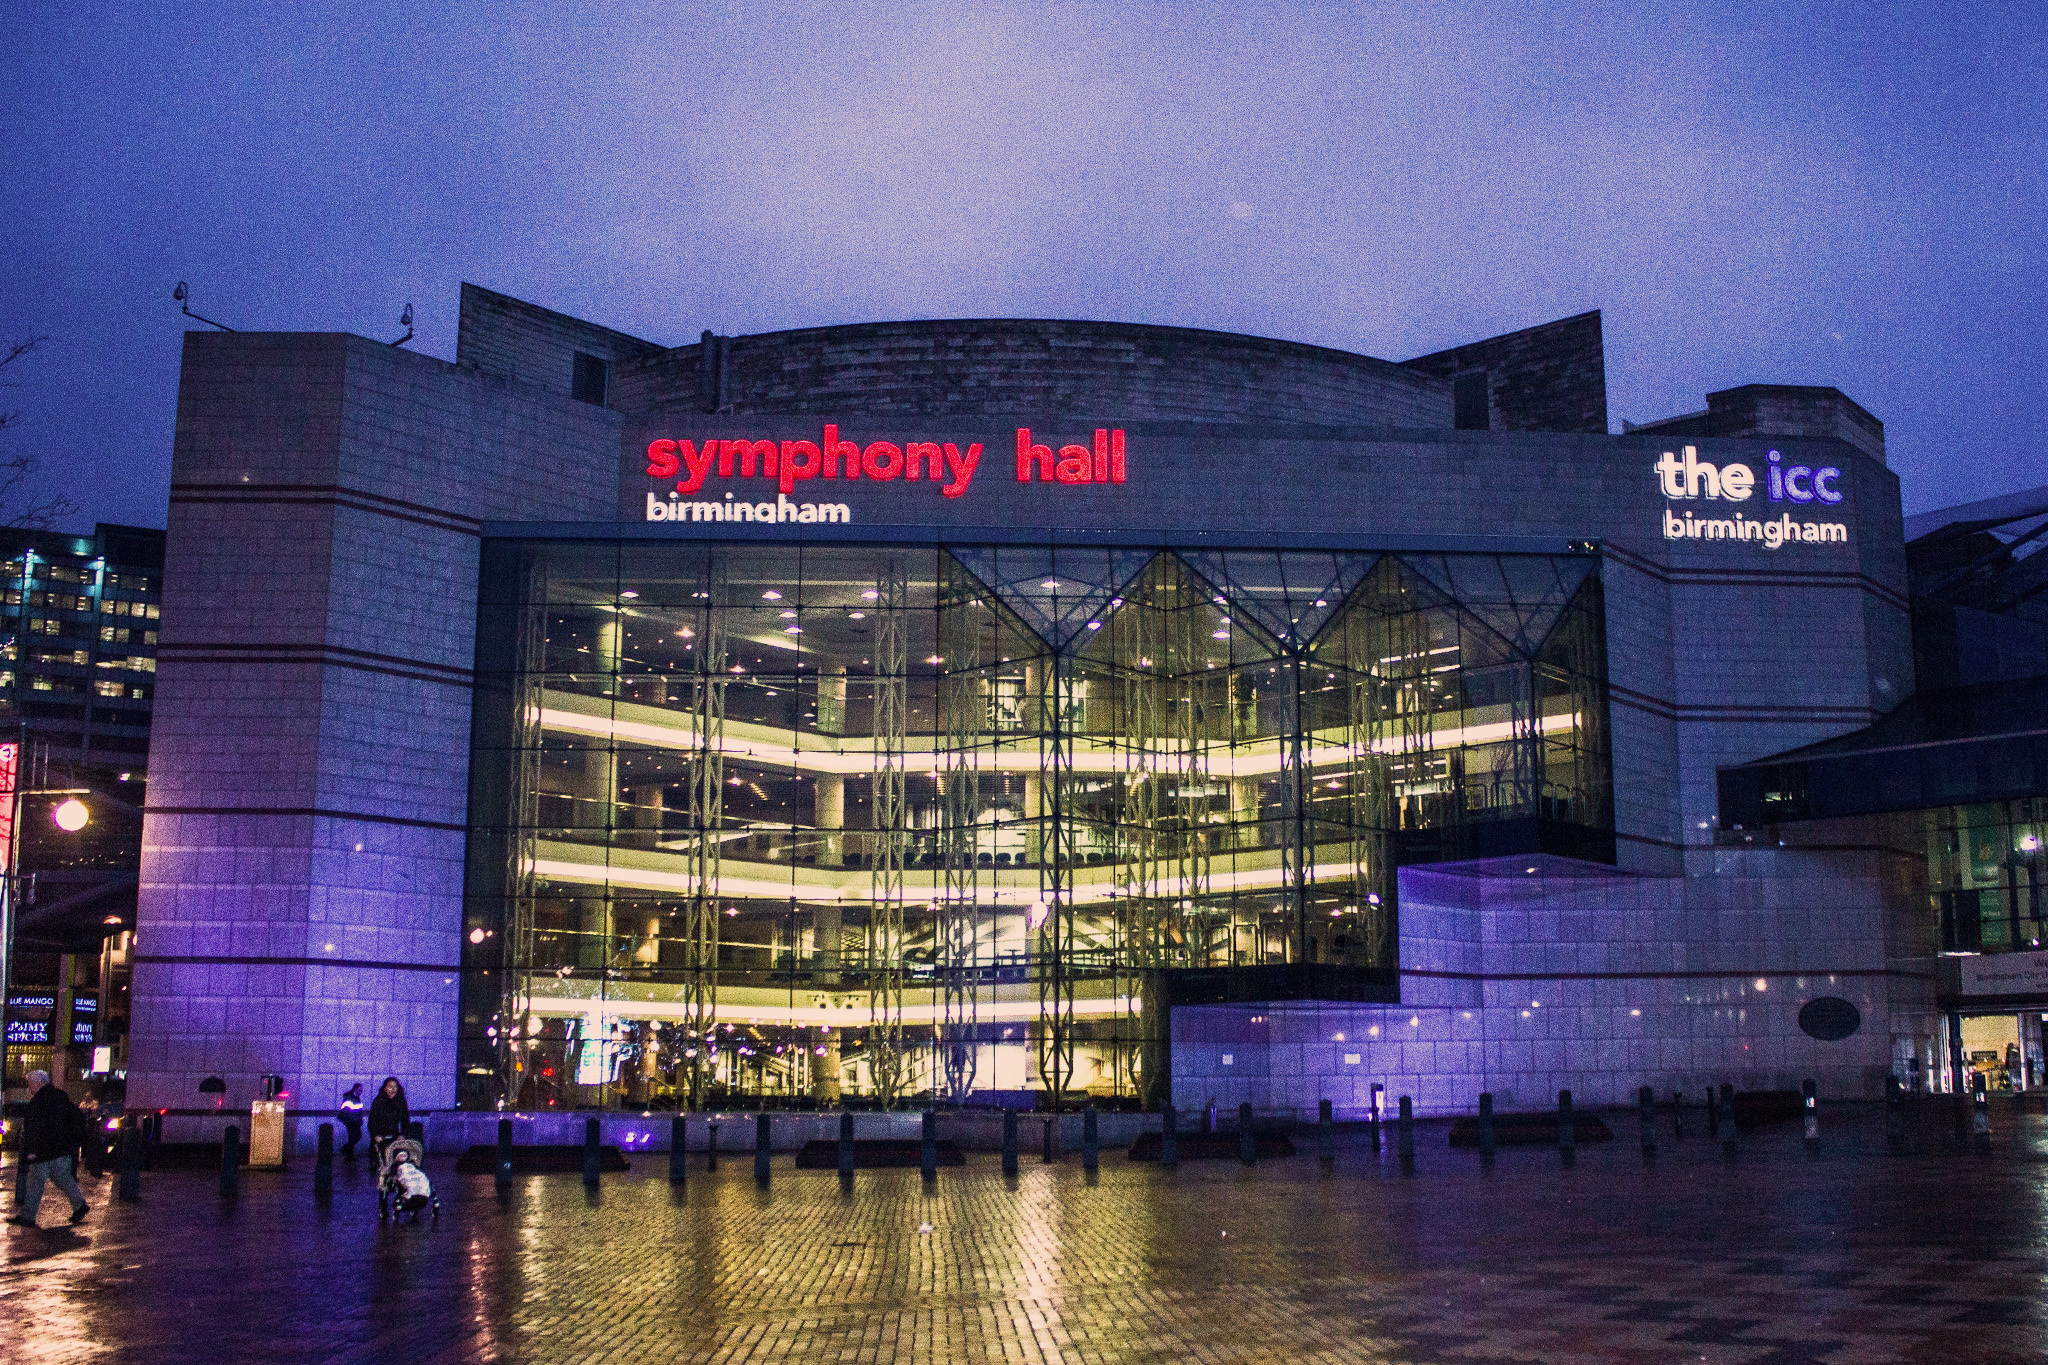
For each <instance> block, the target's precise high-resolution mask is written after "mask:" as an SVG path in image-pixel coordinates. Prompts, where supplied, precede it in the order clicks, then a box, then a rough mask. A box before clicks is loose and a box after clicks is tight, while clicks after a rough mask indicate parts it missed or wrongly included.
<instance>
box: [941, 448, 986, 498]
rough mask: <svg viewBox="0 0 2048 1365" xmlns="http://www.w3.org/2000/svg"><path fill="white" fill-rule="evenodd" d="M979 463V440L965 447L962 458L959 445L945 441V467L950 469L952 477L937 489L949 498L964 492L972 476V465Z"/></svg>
mask: <svg viewBox="0 0 2048 1365" xmlns="http://www.w3.org/2000/svg"><path fill="white" fill-rule="evenodd" d="M980 463H981V442H979V441H976V442H975V443H974V444H973V445H971V446H969V447H967V454H966V456H965V457H964V458H963V457H962V456H961V454H960V447H959V446H956V445H954V444H953V443H952V442H951V441H948V442H946V468H947V469H949V470H951V471H952V474H953V477H952V480H951V481H950V482H948V483H947V485H946V486H945V487H944V488H941V489H940V490H939V491H940V492H941V493H943V494H945V495H946V496H947V497H949V498H957V497H959V496H960V495H961V494H962V493H965V492H966V491H967V484H968V481H969V480H971V479H972V478H973V477H974V467H975V466H976V465H978V464H980Z"/></svg>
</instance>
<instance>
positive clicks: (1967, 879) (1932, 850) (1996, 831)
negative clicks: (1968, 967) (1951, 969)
mask: <svg viewBox="0 0 2048 1365" xmlns="http://www.w3.org/2000/svg"><path fill="white" fill-rule="evenodd" d="M1921 818H1922V819H1924V821H1925V822H1926V838H1927V889H1928V894H1929V896H1930V897H1931V898H1932V900H1933V905H1932V907H1931V908H1932V909H1933V911H1934V918H1935V921H1936V923H1937V924H1938V925H1939V926H1940V930H1941V949H1942V951H1943V952H1946V953H2007V952H2016V951H2018V952H2025V951H2030V950H2032V949H2036V948H2039V947H2041V946H2042V945H2043V943H2044V941H2048V799H2043V798H2040V797H2030V798H2027V799H2024V800H2019V801H1989V802H1984V803H1982V804H1979V805H1971V806H1943V807H1940V808H1938V809H1935V810H1930V811H1926V812H1924V813H1923V814H1922V816H1921Z"/></svg>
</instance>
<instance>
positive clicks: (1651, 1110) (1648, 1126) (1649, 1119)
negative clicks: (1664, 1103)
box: [1636, 1085, 1657, 1157]
mask: <svg viewBox="0 0 2048 1365" xmlns="http://www.w3.org/2000/svg"><path fill="white" fill-rule="evenodd" d="M1636 1108H1637V1109H1639V1110H1640V1111H1641V1112H1642V1116H1643V1155H1644V1156H1645V1157H1653V1156H1655V1155H1657V1092H1656V1091H1654V1090H1652V1089H1651V1088H1650V1087H1649V1086H1647V1085H1646V1086H1644V1087H1643V1088H1642V1089H1640V1090H1638V1091H1636Z"/></svg>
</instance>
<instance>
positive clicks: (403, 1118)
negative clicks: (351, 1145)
mask: <svg viewBox="0 0 2048 1365" xmlns="http://www.w3.org/2000/svg"><path fill="white" fill-rule="evenodd" d="M370 1151H371V1153H372V1155H374V1156H375V1157H376V1159H377V1221H378V1222H380V1223H381V1222H383V1221H384V1220H385V1219H386V1218H389V1217H393V1216H402V1215H404V1214H408V1213H410V1214H411V1215H412V1216H413V1217H414V1218H415V1219H417V1218H418V1217H419V1216H420V1213H421V1212H422V1211H423V1210H426V1209H429V1208H431V1209H432V1210H433V1213H434V1217H436V1218H439V1217H440V1216H441V1201H440V1200H438V1199H436V1198H434V1187H433V1186H432V1185H431V1184H430V1183H428V1181H427V1174H426V1172H425V1171H423V1170H421V1169H420V1163H421V1162H422V1161H424V1160H425V1159H426V1149H425V1148H424V1147H423V1146H422V1145H421V1144H420V1141H419V1139H417V1138H415V1137H413V1136H412V1109H411V1107H410V1106H409V1105H407V1104H406V1102H405V1087H404V1086H402V1085H400V1084H399V1083H398V1077H396V1076H386V1077H385V1078H384V1084H382V1085H380V1086H378V1087H377V1097H376V1098H375V1099H373V1100H371V1101H370Z"/></svg>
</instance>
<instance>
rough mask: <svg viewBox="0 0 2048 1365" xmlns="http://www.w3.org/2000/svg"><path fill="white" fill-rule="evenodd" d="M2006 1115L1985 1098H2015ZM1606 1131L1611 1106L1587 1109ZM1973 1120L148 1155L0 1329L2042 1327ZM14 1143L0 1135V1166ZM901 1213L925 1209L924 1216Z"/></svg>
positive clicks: (1857, 1340) (1552, 1355)
mask: <svg viewBox="0 0 2048 1365" xmlns="http://www.w3.org/2000/svg"><path fill="white" fill-rule="evenodd" d="M2015 1125H2017V1131H2015ZM1614 1126H1615V1129H1616V1132H1617V1133H1618V1134H1620V1135H1621V1136H1622V1137H1623V1138H1624V1139H1627V1138H1631V1137H1632V1136H1633V1133H1634V1124H1633V1122H1632V1121H1630V1120H1628V1119H1621V1120H1617V1121H1615V1122H1614ZM2001 1126H2002V1131H2001V1133H2000V1142H1999V1145H1998V1147H1997V1149H1996V1150H1995V1152H1994V1153H1993V1154H1992V1155H1991V1156H1988V1157H1978V1156H1975V1155H1972V1154H1970V1153H1969V1152H1967V1151H1965V1150H1962V1149H1959V1148H1958V1147H1957V1146H1956V1145H1955V1144H1954V1142H1953V1139H1952V1138H1950V1137H1949V1135H1948V1132H1947V1129H1946V1126H1945V1125H1930V1126H1929V1127H1928V1128H1927V1129H1926V1130H1925V1131H1924V1133H1923V1134H1922V1137H1921V1147H1922V1150H1921V1151H1920V1152H1919V1153H1918V1154H1916V1155H1913V1156H1908V1157H1903V1158H1894V1157H1890V1156H1888V1155H1886V1154H1885V1152H1884V1150H1883V1147H1884V1144H1883V1140H1882V1134H1881V1130H1880V1129H1879V1128H1878V1126H1877V1125H1876V1123H1875V1116H1874V1115H1870V1116H1863V1117H1860V1118H1858V1119H1857V1120H1856V1121H1854V1122H1853V1123H1850V1124H1847V1125H1842V1124H1836V1125H1834V1126H1832V1127H1831V1128H1830V1131H1829V1133H1828V1142H1827V1145H1826V1150H1825V1151H1824V1153H1823V1155H1822V1156H1821V1157H1819V1158H1818V1159H1809V1158H1808V1157H1806V1156H1805V1155H1804V1154H1803V1153H1802V1151H1801V1150H1800V1145H1799V1141H1798V1135H1797V1132H1796V1130H1795V1129H1792V1128H1790V1127H1785V1128H1780V1129H1778V1130H1776V1131H1774V1132H1771V1133H1769V1134H1768V1135H1762V1136H1757V1137H1754V1138H1753V1139H1751V1140H1748V1141H1745V1143H1744V1145H1743V1149H1742V1151H1741V1153H1740V1155H1739V1157H1738V1159H1737V1160H1736V1161H1735V1163H1733V1164H1732V1165H1730V1164H1728V1163H1726V1162H1724V1161H1723V1160H1722V1158H1721V1157H1720V1155H1719V1153H1718V1149H1716V1148H1713V1147H1710V1146H1709V1144H1707V1143H1706V1142H1704V1141H1702V1140H1701V1139H1699V1138H1698V1137H1696V1136H1695V1137H1693V1138H1691V1139H1690V1140H1688V1141H1686V1142H1684V1143H1682V1144H1674V1143H1673V1142H1672V1141H1671V1139H1670V1135H1669V1131H1668V1129H1667V1130H1666V1131H1665V1133H1664V1135H1663V1138H1662V1142H1663V1147H1662V1151H1661V1152H1660V1154H1659V1157H1658V1159H1657V1161H1656V1163H1655V1164H1654V1165H1650V1166H1645V1164H1644V1163H1643V1160H1642V1158H1641V1156H1640V1154H1639V1153H1638V1151H1637V1149H1636V1147H1635V1145H1634V1143H1633V1142H1632V1141H1628V1140H1624V1141H1617V1142H1614V1143H1611V1144H1605V1145H1602V1146H1600V1147H1593V1148H1584V1149H1581V1151H1580V1153H1579V1157H1578V1161H1577V1164H1576V1166H1575V1167H1574V1168H1572V1169H1569V1170H1567V1169H1562V1168H1561V1163H1560V1160H1559V1156H1558V1153H1557V1152H1556V1151H1555V1150H1554V1149H1518V1150H1513V1151H1504V1152H1503V1153H1502V1154H1501V1158H1500V1161H1499V1164H1498V1166H1497V1167H1496V1169H1495V1170H1494V1171H1492V1172H1491V1173H1482V1172H1481V1170H1480V1167H1479V1161H1478V1158H1477V1156H1476V1155H1475V1154H1473V1153H1471V1152H1466V1151H1456V1150H1453V1149H1451V1148H1449V1147H1448V1146H1447V1145H1446V1144H1445V1141H1444V1129H1443V1128H1441V1127H1429V1126H1425V1128H1424V1129H1423V1132H1422V1135H1421V1143H1420V1151H1421V1160H1420V1163H1419V1170H1418V1171H1417V1173H1416V1174H1415V1175H1413V1176H1412V1177H1411V1176H1403V1175H1401V1174H1400V1173H1399V1171H1398V1168H1397V1166H1396V1164H1395V1162H1394V1159H1393V1157H1392V1155H1391V1153H1389V1154H1388V1155H1386V1156H1385V1157H1379V1158H1376V1157H1374V1156H1373V1154H1372V1153H1371V1151H1370V1150H1369V1148H1368V1147H1366V1146H1365V1144H1363V1143H1362V1142H1361V1141H1359V1140H1358V1139H1357V1138H1355V1137H1353V1136H1350V1135H1347V1136H1346V1137H1345V1138H1344V1140H1343V1142H1342V1146H1341V1149H1340V1151H1339V1154H1338V1156H1337V1157H1336V1159H1335V1160H1334V1161H1333V1162H1331V1163H1329V1164H1328V1165H1325V1164H1324V1163H1323V1162H1321V1161H1319V1160H1318V1158H1317V1157H1316V1155H1315V1154H1314V1144H1313V1141H1312V1140H1311V1141H1310V1142H1308V1143H1306V1144H1304V1151H1303V1154H1302V1155H1300V1156H1297V1157H1294V1158H1291V1159H1287V1160H1279V1161H1273V1162H1269V1163H1266V1164H1263V1165H1261V1166H1259V1167H1257V1168H1255V1169H1251V1170H1246V1169H1243V1168H1241V1167H1239V1166H1237V1165H1236V1164H1234V1163H1220V1162H1203V1163H1192V1164H1188V1165H1184V1166H1183V1167H1182V1168H1181V1170H1180V1171H1179V1172H1177V1173H1172V1174H1169V1173H1167V1172H1163V1171H1160V1170H1158V1169H1157V1168H1156V1167H1152V1166H1138V1165H1131V1164H1129V1163H1126V1162H1125V1161H1124V1160H1123V1159H1122V1158H1121V1155H1120V1154H1105V1156H1104V1161H1103V1165H1102V1169H1101V1171H1100V1172H1099V1173H1098V1174H1097V1175H1096V1176H1095V1177H1093V1178H1090V1177H1089V1176H1088V1175H1087V1174H1086V1173H1084V1172H1083V1171H1082V1170H1081V1168H1080V1164H1079V1161H1078V1159H1076V1158H1069V1160H1068V1161H1067V1162H1066V1163H1065V1164H1063V1165H1059V1166H1054V1167H1045V1166H1040V1165H1038V1164H1037V1163H1036V1162H1035V1161H1033V1160H1031V1159H1030V1157H1029V1155H1028V1154H1027V1158H1026V1165H1025V1167H1024V1170H1023V1173H1022V1175H1021V1176H1019V1177H1018V1178H1016V1179H1015V1180H1005V1178H1004V1177H1003V1175H1002V1174H1001V1171H1000V1168H999V1167H998V1165H997V1164H996V1162H995V1159H994V1158H993V1157H991V1156H984V1155H976V1156H973V1157H971V1158H970V1161H969V1165H968V1166H967V1167H965V1168H964V1169H952V1170H945V1171H942V1172H941V1173H940V1176H939V1179H938V1180H937V1182H936V1183H935V1184H934V1185H933V1186H932V1187H930V1189H929V1190H927V1189H926V1188H925V1187H923V1185H922V1183H921V1182H920V1180H919V1178H918V1174H917V1172H915V1171H882V1172H862V1173H861V1174H860V1176H859V1177H858V1178H857V1180H856V1181H855V1183H854V1185H853V1187H852V1189H851V1190H850V1191H846V1190H842V1188H841V1186H840V1183H839V1181H838V1178H837V1176H836V1175H834V1174H833V1173H831V1172H798V1171H796V1170H794V1169H793V1167H792V1166H791V1164H790V1161H789V1158H788V1157H786V1156H784V1157H780V1158H778V1159H777V1161H776V1163H775V1173H774V1182H773V1184H772V1186H771V1187H770V1188H769V1189H767V1190H765V1191H764V1190H761V1189H759V1188H757V1187H756V1186H755V1185H754V1183H753V1179H752V1173H751V1164H750V1163H749V1162H747V1161H746V1160H744V1159H742V1160H738V1161H734V1160H731V1159H728V1160H727V1161H726V1162H724V1163H723V1164H722V1165H721V1168H720V1170H719V1171H718V1172H717V1173H716V1174H715V1175H707V1174H706V1173H705V1172H704V1171H703V1169H702V1165H701V1158H700V1159H699V1160H698V1162H696V1163H693V1167H692V1170H691V1174H690V1179H689V1181H688V1183H687V1185H686V1186H685V1187H683V1188H682V1189H680V1190H674V1189H671V1187H670V1186H669V1184H668V1183H667V1181H666V1179H665V1178H664V1176H665V1171H666V1165H665V1158H664V1157H661V1156H658V1155H657V1156H652V1157H642V1158H639V1159H638V1160H636V1162H635V1166H636V1169H635V1171H634V1172H633V1173H632V1174H631V1175H628V1176H617V1177H608V1178H607V1180H606V1183H605V1185H604V1187H603V1189H602V1191H601V1192H600V1193H598V1194H597V1195H595V1196H591V1195H586V1193H585V1192H584V1190H583V1188H582V1185H581V1183H580V1181H579V1179H578V1177H576V1176H574V1175H557V1176H530V1177H521V1178H520V1180H519V1181H518V1183H517V1184H516V1185H515V1187H514V1189H513V1190H512V1192H511V1193H510V1194H509V1195H507V1196H505V1197H504V1198H503V1199H500V1197H499V1196H498V1195H497V1194H496V1193H495V1191H494V1190H493V1188H492V1183H491V1179H490V1177H488V1176H480V1177H462V1176H457V1175H456V1174H455V1173H454V1171H453V1166H452V1162H449V1161H446V1160H442V1159H436V1160H435V1161H434V1162H433V1163H432V1165H431V1167H430V1170H431V1173H432V1174H433V1176H434V1178H435V1181H436V1184H437V1186H438V1187H439V1190H440V1192H441V1194H442V1196H443V1210H442V1216H441V1219H440V1222H439V1223H438V1224H422V1225H419V1226H414V1225H411V1224H401V1225H395V1226H391V1227H380V1226H379V1225H378V1223H377V1220H376V1214H375V1197H374V1194H373V1192H372V1189H371V1185H370V1181H369V1179H368V1176H367V1173H366V1172H358V1173H357V1174H355V1175H354V1176H353V1177H352V1176H351V1175H350V1174H349V1173H348V1172H346V1171H344V1172H343V1175H342V1178H341V1180H340V1181H339V1182H338V1188H337V1191H336V1194H335V1198H334V1201H333V1204H332V1206H331V1207H330V1208H327V1209H322V1208H320V1207H319V1206H318V1205H316V1203H315V1201H314V1199H313V1196H312V1192H311V1169H310V1163H301V1164H298V1165H296V1166H295V1167H294V1168H293V1169H292V1170H291V1171H289V1172H287V1173H284V1174H274V1173H248V1174H245V1175H244V1177H243V1189H242V1194H241V1197H240V1199H239V1200H238V1201H236V1202H235V1203H234V1204H232V1205H225V1204H223V1202H222V1201H221V1200H220V1199H219V1198H218V1196H217V1195H216V1194H215V1192H214V1187H213V1181H212V1178H211V1177H210V1176H207V1175H204V1174H199V1173H170V1172H165V1173H154V1174H151V1175H150V1176H148V1177H146V1181H147V1183H146V1186H145V1192H144V1194H145V1197H144V1202H142V1203H141V1204H138V1205H121V1204H117V1203H114V1202H113V1201H112V1199H111V1197H110V1196H111V1193H112V1190H111V1181H108V1182H99V1183H92V1184H89V1185H88V1197H89V1198H91V1199H92V1200H93V1202H94V1211H93V1215H92V1218H91V1219H90V1220H89V1221H88V1222H86V1223H85V1224H84V1225H83V1226H82V1227H81V1228H78V1229H72V1228H68V1227H64V1226H62V1209H61V1200H60V1199H59V1198H58V1197H57V1196H55V1195H52V1196H51V1197H50V1198H49V1200H48V1202H47V1203H46V1205H45V1212H44V1217H45V1221H46V1222H49V1223H55V1224H58V1226H56V1227H46V1228H44V1229H42V1230H39V1231H29V1230H24V1229H17V1228H8V1229H6V1230H5V1232H4V1235H0V1250H4V1254H5V1268H4V1273H0V1331H4V1333H5V1338H4V1340H5V1343H6V1344H5V1346H4V1347H0V1357H4V1358H5V1359H6V1360H7V1361H9V1362H10V1365H42V1363H43V1362H60V1361H61V1362H71V1361H129V1360H133V1361H151V1362H182V1361H197V1360H212V1361H245V1360H247V1361H255V1360H262V1361H282V1362H307V1363H308V1365H315V1363H317V1365H347V1363H350V1362H385V1361H390V1362H405V1363H406V1365H441V1363H443V1362H455V1361H469V1360H505V1361H536V1362H628V1361H635V1362H637V1361H733V1362H738V1361H747V1362H771V1361H774V1362H779V1361H798V1360H801V1361H835V1362H837V1361H848V1362H853V1361H861V1362H865V1361H1088V1362H1122V1361H1146V1362H1151V1361H1158V1362H1167V1361H1175V1362H1178V1361H1201V1362H1237V1361H1414V1362H1447V1363H1448V1362H1462V1363H1465V1365H1508V1363H1509V1362H1516V1363H1520V1362H1533V1361H1542V1362H1551V1363H1553V1365H1565V1363H1566V1362H1595V1361H1598V1362H1612V1361H1672V1362H1681V1361H1693V1362H1711V1363H1712V1365H1803V1363H1804V1362H1816V1363H1821V1362H1824V1363H1825V1365H1854V1363H1858V1362H1877V1361H1905V1362H1915V1363H1916V1365H1921V1363H1924V1362H1948V1361H1953V1362H1966V1363H1967V1365H2002V1363H2004V1362H2015V1363H2016V1362H2022V1361H2026V1362H2035V1361H2040V1360H2042V1359H2044V1358H2048V1309H2044V1302H2048V1301H2044V1296H2043V1290H2044V1288H2048V1242H2044V1234H2048V1120H2043V1119H2042V1118H2038V1117H2034V1118H2025V1119H2015V1118H2011V1117H2006V1116H2001ZM6 1174H7V1176H8V1177H10V1179H9V1181H8V1183H9V1185H11V1183H12V1182H11V1176H12V1171H11V1169H10V1170H9V1171H8V1172H7V1173H6ZM927 1223H928V1224H930V1225H931V1230H930V1231H929V1232H922V1231H920V1225H921V1224H927Z"/></svg>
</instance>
